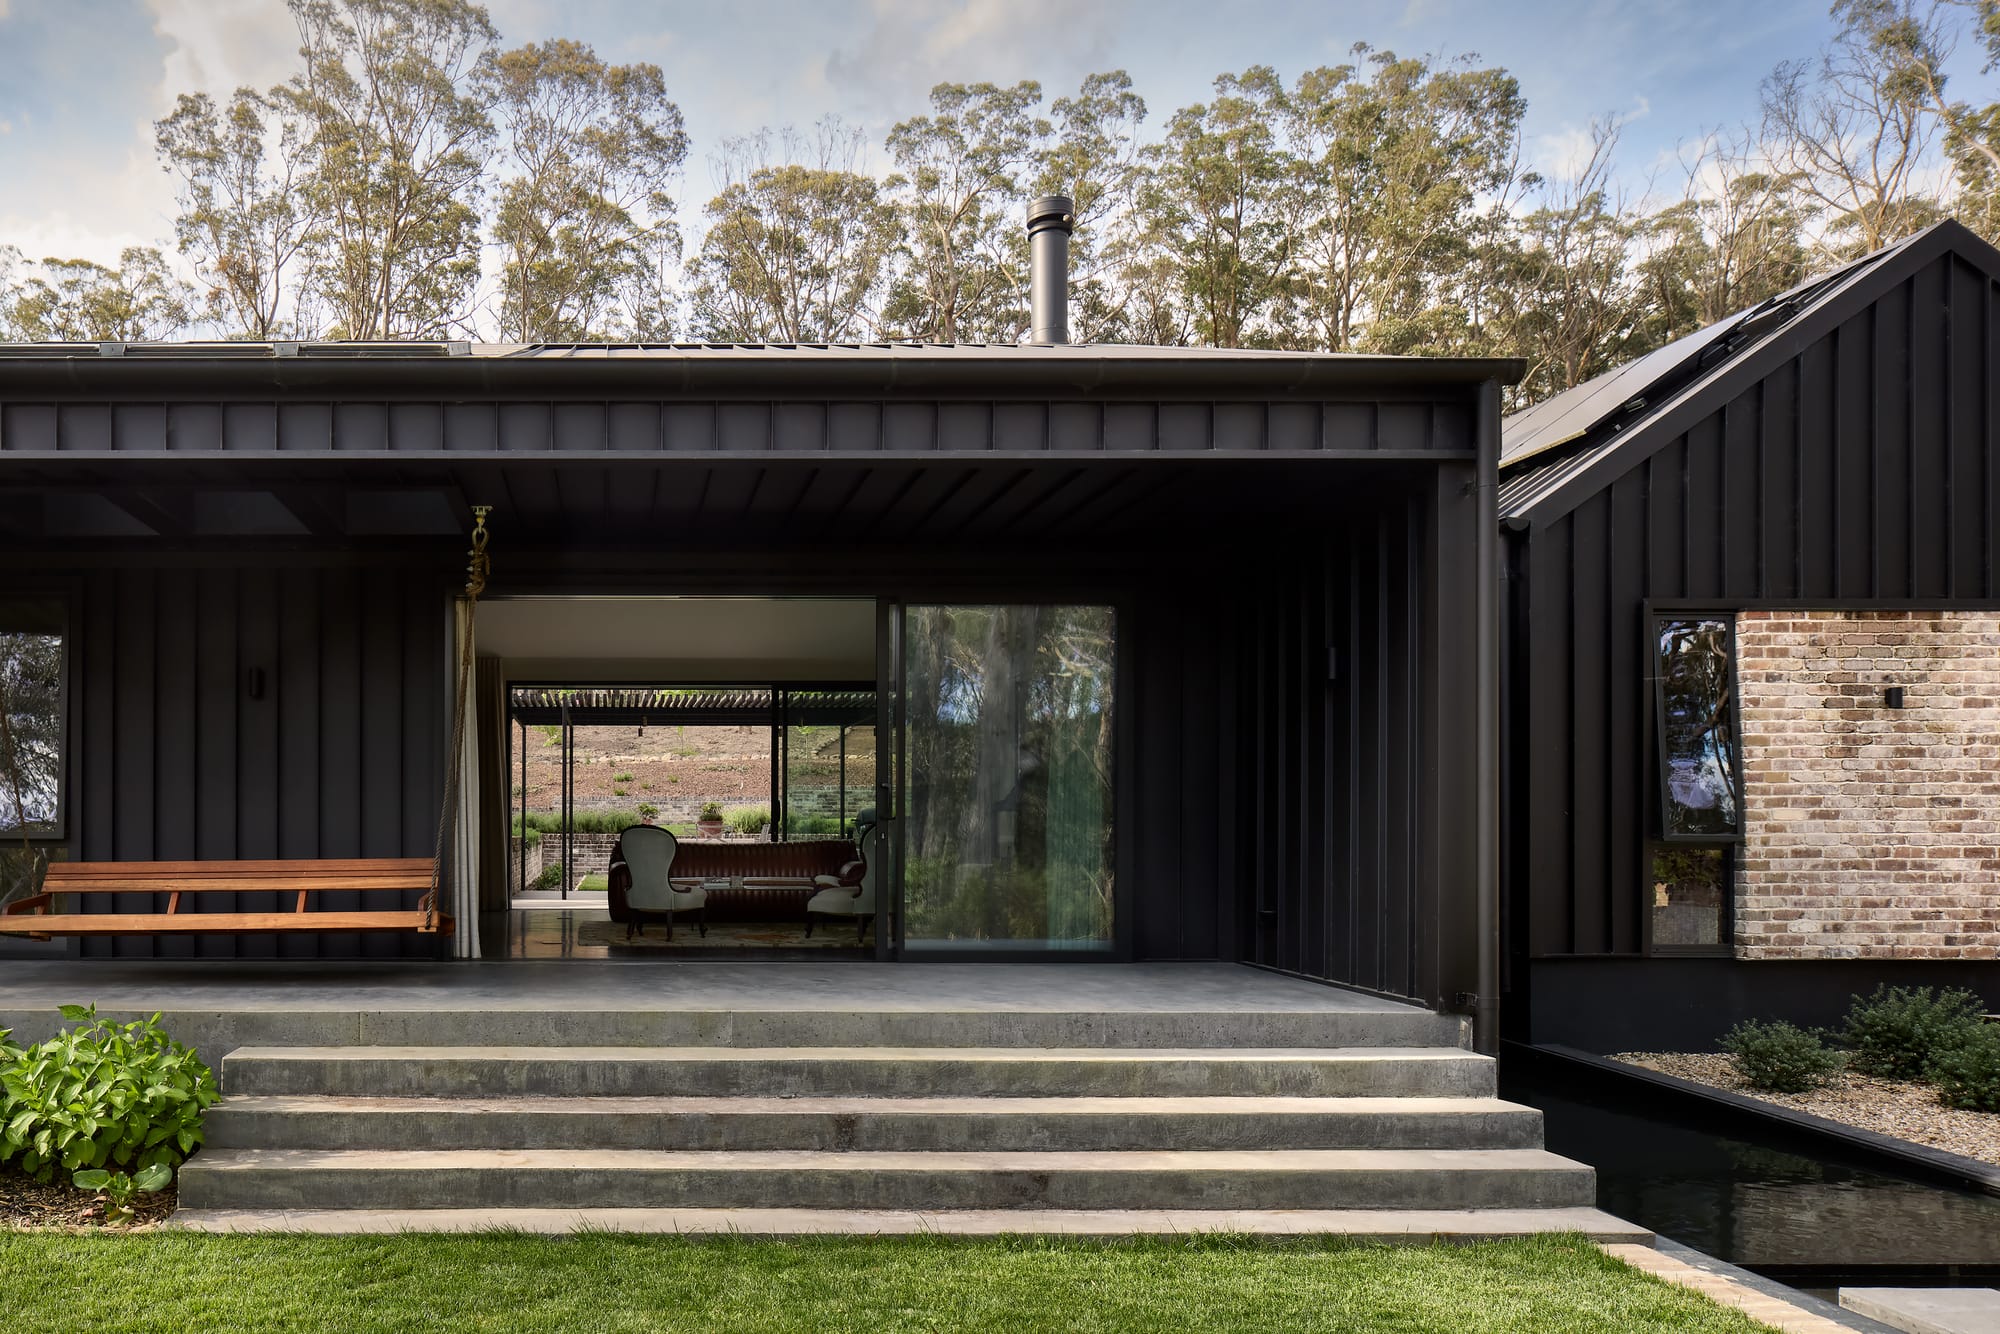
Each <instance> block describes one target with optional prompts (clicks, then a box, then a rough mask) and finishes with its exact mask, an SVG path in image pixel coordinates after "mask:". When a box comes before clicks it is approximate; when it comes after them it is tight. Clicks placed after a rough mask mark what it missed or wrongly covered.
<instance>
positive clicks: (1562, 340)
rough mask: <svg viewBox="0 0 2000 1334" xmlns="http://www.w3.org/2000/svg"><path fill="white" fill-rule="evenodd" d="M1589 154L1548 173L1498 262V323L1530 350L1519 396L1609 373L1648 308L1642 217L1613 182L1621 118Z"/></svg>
mask: <svg viewBox="0 0 2000 1334" xmlns="http://www.w3.org/2000/svg"><path fill="white" fill-rule="evenodd" d="M1591 133H1592V149H1591V154H1590V156H1589V158H1588V159H1587V160H1586V161H1584V163H1583V164H1582V165H1581V166H1580V167H1578V168H1577V169H1576V170H1575V171H1574V172H1573V173H1569V174H1564V175H1562V176H1558V177H1554V178H1551V179H1550V180H1548V181H1546V182H1543V183H1542V185H1541V186H1540V188H1539V190H1538V193H1537V195H1536V197H1535V201H1536V206H1535V207H1534V208H1533V209H1532V210H1531V211H1529V212H1527V213H1525V214H1523V215H1522V216H1521V217H1519V218H1518V219H1517V220H1516V223H1515V226H1514V228H1513V230H1512V234H1511V236H1510V237H1509V238H1508V242H1507V244H1506V246H1505V249H1504V252H1503V253H1502V255H1501V256H1500V258H1499V261H1498V263H1497V266H1496V267H1497V281H1496V284H1495V289H1494V301H1493V310H1492V314H1491V317H1490V319H1489V321H1488V326H1489V333H1490V335H1491V336H1492V337H1493V338H1494V340H1495V343H1496V345H1497V346H1498V347H1499V348H1500V349H1502V350H1504V351H1507V352H1509V353H1511V354H1512V355H1515V356H1519V357H1523V358H1525V359H1526V360H1527V363H1528V368H1527V373H1526V375H1525V376H1523V377H1522V380H1521V382H1520V384H1518V385H1517V386H1515V387H1514V388H1513V390H1511V391H1510V396H1511V397H1512V399H1513V401H1514V402H1515V404H1516V405H1520V404H1526V403H1531V402H1534V401H1535V400H1537V399H1541V398H1546V397H1548V396H1549V395H1551V394H1555V393H1559V392H1561V391H1562V390H1564V389H1569V388H1571V387H1573V386H1575V385H1579V384H1581V383H1583V382H1584V381H1585V380H1588V379H1590V378H1591V377H1592V376H1595V375H1601V374H1603V373H1604V372H1605V371H1607V370H1610V369H1611V368H1612V367H1614V366H1617V365H1618V364H1619V363H1621V362H1623V361H1625V360H1626V359H1627V358H1628V357H1629V356H1631V355H1632V354H1633V352H1634V350H1635V348H1634V338H1635V334H1636V333H1637V329H1638V324H1639V321H1640V317H1641V314H1642V312H1641V311H1640V310H1639V309H1638V303H1637V301H1636V300H1635V296H1634V291H1633V287H1632V283H1631V274H1630V264H1631V260H1632V253H1633V240H1634V236H1635V233H1636V227H1637V224H1636V221H1635V219H1634V218H1633V216H1632V212H1631V210H1630V209H1629V208H1628V207H1627V206H1626V204H1625V202H1624V201H1623V200H1622V199H1621V198H1620V197H1619V196H1618V194H1617V192H1616V190H1615V188H1614V186H1613V182H1612V170H1611V164H1612V151H1613V149H1614V148H1615V146H1616V144H1617V139H1618V135H1617V128H1616V126H1614V125H1609V124H1603V123H1599V124H1595V125H1593V126H1592V128H1591Z"/></svg>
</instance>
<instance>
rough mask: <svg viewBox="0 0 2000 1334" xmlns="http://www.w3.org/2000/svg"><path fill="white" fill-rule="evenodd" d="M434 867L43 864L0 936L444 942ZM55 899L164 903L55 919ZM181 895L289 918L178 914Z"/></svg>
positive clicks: (379, 862)
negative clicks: (320, 936) (355, 903)
mask: <svg viewBox="0 0 2000 1334" xmlns="http://www.w3.org/2000/svg"><path fill="white" fill-rule="evenodd" d="M434 866H435V863H434V862H433V861H432V860H431V859H430V858H429V857H378V858H360V859H354V860H347V861H258V862H51V863H50V864H49V870H48V878H47V879H46V880H45V881H44V882H43V885H42V892H41V893H39V894H36V895H33V896H32V897H30V898H25V899H22V900H20V901H19V902H17V903H11V904H9V905H7V907H6V909H5V910H4V911H0V934H4V935H25V936H31V937H33V938H34V939H37V940H47V939H49V938H50V937H52V936H129V935H186V934H194V933H204V934H205V933H209V932H224V933H233V934H239V935H240V934H245V933H249V932H262V931H421V932H431V933H435V934H437V935H442V936H448V935H450V934H451V930H452V920H451V918H450V917H447V916H445V915H444V914H443V913H429V912H427V911H426V908H427V906H428V902H429V898H430V891H431V879H432V875H433V868H434ZM371 890H374V891H381V890H395V891H407V890H417V891H419V892H421V893H422V894H423V895H424V897H423V898H422V899H420V900H419V901H418V903H417V906H416V907H415V908H414V909H390V910H386V911H374V912H369V911H355V912H346V911H341V912H313V911H310V910H309V909H308V908H307V906H306V903H307V900H308V899H309V898H310V897H311V896H312V895H314V894H337V893H355V892H367V891H371ZM63 894H165V895H166V896H167V910H166V911H165V912H144V913H130V912H69V913H59V912H56V911H55V901H56V898H57V897H58V896H59V895H63ZM185 894H280V895H292V896H294V903H293V907H292V910H291V911H290V912H182V911H181V910H180V907H181V896H182V895H185Z"/></svg>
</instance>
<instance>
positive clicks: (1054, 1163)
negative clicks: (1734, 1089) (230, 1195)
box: [183, 1149, 1588, 1174]
mask: <svg viewBox="0 0 2000 1334" xmlns="http://www.w3.org/2000/svg"><path fill="white" fill-rule="evenodd" d="M274 1168H277V1169H295V1168H315V1169H328V1170H346V1171H361V1172H396V1171H403V1172H435V1171H451V1170H461V1171H469V1170H490V1169H506V1168H521V1169H534V1170H548V1169H590V1170H611V1171H618V1170H626V1171H676V1170H686V1171H694V1170H704V1171H716V1170H723V1171H732V1172H782V1173H796V1172H806V1171H815V1170H835V1171H844V1172H868V1173H874V1174H881V1173H888V1172H936V1171H952V1172H1075V1171H1091V1172H1103V1171H1117V1172H1200V1171H1209V1172H1230V1173H1253V1172H1358V1171H1388V1172H1427V1171H1429V1172H1449V1171H1488V1172H1547V1171H1583V1170H1588V1169H1586V1168H1584V1166H1583V1164H1581V1163H1578V1162H1575V1161H1574V1160H1572V1159H1568V1158H1564V1157H1561V1156H1560V1155H1558V1154H1553V1153H1550V1152H1548V1151H1547V1150H1546V1149H1091V1150H1060V1149H1059V1150H1004V1151H985V1152H966V1151H962V1150H943V1151H917V1152H893V1151H884V1150H828V1149H782V1150H756V1149H209V1150H204V1151H203V1152H202V1153H201V1154H200V1155H199V1156H198V1157H195V1158H192V1159H190V1160H189V1161H188V1163H187V1166H186V1167H185V1168H184V1169H183V1170H184V1171H185V1172H196V1171H200V1172H204V1173H206V1172H240V1171H265V1170H269V1169H274Z"/></svg>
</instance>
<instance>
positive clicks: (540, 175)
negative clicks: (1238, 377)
mask: <svg viewBox="0 0 2000 1334" xmlns="http://www.w3.org/2000/svg"><path fill="white" fill-rule="evenodd" d="M270 2H271V3H272V4H278V3H283V4H284V5H285V6H286V8H287V10H288V11H289V13H290V15H291V17H292V20H293V22H294V24H295V26H296V28H297V31H298V36H299V48H298V56H297V63H296V66H295V68H294V70H293V72H292V73H291V74H290V76H289V77H287V78H286V79H284V80H283V81H282V82H280V83H279V84H278V85H277V86H276V87H273V88H269V89H253V88H239V89H236V90H234V91H233V92H231V93H229V94H228V95H227V96H226V97H223V96H222V95H221V94H219V93H212V92H209V91H202V90H189V91H187V92H184V93H181V94H180V95H179V96H178V97H177V98H176V100H175V102H174V104H173V107H172V110H171V111H170V112H169V113H168V114H167V115H165V116H163V117H162V118H161V119H160V120H159V121H158V123H157V124H156V126H155V136H156V144H157V148H158V152H159V158H160V163H161V166H162V167H163V169H164V170H166V171H167V172H168V173H169V174H170V175H171V176H172V178H173V180H174V183H175V189H176V197H177V203H178V214H177V216H176V218H175V222H174V235H173V238H172V241H173V245H174V247H175V248H177V250H178V257H177V258H174V257H171V256H169V255H167V254H164V253H162V250H160V249H154V248H148V247H144V246H140V247H133V248H128V249H126V250H125V251H124V252H123V254H122V255H121V256H120V257H119V260H118V263H117V264H116V265H115V266H113V265H109V264H104V263H98V262H93V261H90V260H85V259H76V258H54V257H52V258H44V259H39V260H33V259H30V258H29V257H27V256H23V255H22V254H21V253H20V252H19V251H18V250H17V249H13V248H10V247H8V246H6V245H5V244H4V238H0V335H4V336H6V337H9V338H16V339H80V340H92V339H153V338H166V337H174V336H179V335H184V334H188V333H201V334H204V335H209V336H218V337H228V338H251V339H270V338H281V337H296V338H362V339H379V338H439V337H445V336H451V337H466V336H471V337H490V338H496V339H499V340H503V341H518V342H543V341H556V342H568V341H594V340H640V341H657V340H663V339H669V338H674V337H685V336H692V337H696V338H703V339H713V340H728V341H788V342H812V341H840V340H854V339H919V340H936V341H984V342H1013V341H1016V340H1018V339H1020V338H1021V337H1023V336H1024V333H1025V329H1026V326H1027V322H1028V303H1027V299H1026V291H1025V274H1026V267H1027V247H1026V238H1025V236H1024V234H1023V227H1022V222H1023V216H1022V206H1023V205H1024V204H1025V202H1026V201H1027V200H1028V199H1029V198H1031V197H1033V196H1035V195H1039V194H1051V193H1061V194H1068V195H1069V196H1071V197H1072V198H1073V199H1075V200H1076V216H1077V221H1078V226H1077V232H1076V235H1075V236H1074V238H1073V240H1072V250H1071V260H1072V268H1071V276H1070V285H1071V292H1070V297H1071V323H1072V327H1073V329H1074V331H1075V335H1076V337H1077V338H1078V339H1079V340H1081V341H1090V342H1130V343H1155V344H1175V345H1180V344H1185V345H1207V346H1217V347H1268V348H1280V349H1310V350H1323V351H1334V352H1371V353H1401V354H1416V355H1449V354H1492V355H1513V356H1518V357H1521V358H1523V359H1524V360H1525V361H1526V362H1527V364H1528V367H1529V369H1528V374H1527V378H1526V380H1525V381H1524V382H1523V384H1522V385H1521V386H1520V387H1519V388H1518V389H1517V390H1516V391H1514V401H1515V402H1516V403H1522V402H1527V401H1531V400H1533V399H1535V398H1537V397H1540V396H1543V395H1546V394H1549V393H1553V392H1557V391H1559V390H1561V389H1563V388H1566V387H1568V386H1569V385H1572V384H1575V383H1577V382H1578V381H1579V380H1581V379H1584V378H1587V377H1589V376H1591V375H1595V374H1598V373H1600V372H1601V371H1603V370H1605V369H1607V368H1609V367H1611V366H1613V365H1616V364H1618V363H1619V362H1621V361H1623V360H1625V359H1627V358H1630V357H1633V356H1636V355H1639V354H1641V353H1643V352H1645V351H1648V350H1650V349H1651V348H1654V347H1657V346H1659V345H1661V344H1662V343H1664V342H1666V341H1669V340H1671V339H1673V338H1677V337H1679V336H1681V335H1683V334H1686V333H1689V332H1691V331H1693V330H1694V329H1697V328H1699V327H1701V326H1702V325H1703V324H1706V323H1709V322H1712V321H1714V320H1717V319H1720V318H1723V317H1724V316H1726V315H1728V314H1730V313H1732V312H1734V311H1736V310H1740V309H1743V308H1745V307H1748V306H1750V305H1754V304H1755V303H1757V302H1759V301H1762V300H1764V299H1766V298H1768V297H1770V296H1772V295H1774V294H1776V293H1778V292H1782V291H1784V290H1785V289H1787V288H1788V287H1790V286H1793V285H1795V284H1797V283H1799V282H1800V281H1802V280H1804V279H1805V278H1806V277H1807V276H1808V275H1809V274H1811V273H1812V272H1814V271H1815V270H1818V269H1822V268H1824V267H1826V266H1828V265H1831V264H1833V263H1836V262H1839V261H1841V260H1844V259H1846V258H1849V257H1852V256H1854V255H1857V254H1860V253H1864V252H1866V251H1869V250H1873V249H1876V248H1879V247H1881V246H1883V245H1886V244H1889V243H1891V242H1893V241H1895V240H1897V239H1899V238H1901V237H1904V236H1907V235H1909V234H1911V233H1912V232H1913V231H1915V230H1917V229H1919V228H1921V227H1923V226H1926V225H1928V224H1929V223H1931V222H1933V221H1935V220H1936V219H1938V218H1941V217H1944V216H1947V215H1952V214H1956V215H1957V216H1958V217H1959V218H1960V219H1961V220H1962V221H1964V222H1965V223H1966V224H1967V225H1968V226H1970V227H1972V228H1973V229H1974V230H1976V231H1978V232H1980V233H1981V234H1982V235H1985V236H1987V237H1989V238H1994V239H2000V96H1996V88H1995V85H1994V75H1995V72H1996V68H2000V0H1833V3H1832V5H1831V8H1830V10H1829V14H1830V17H1831V20H1832V25H1833V27H1832V33H1831V36H1830V37H1829V39H1828V40H1827V41H1826V43H1825V44H1824V46H1823V47H1822V48H1821V49H1819V50H1814V51H1797V52H1792V53H1788V54H1787V55H1786V57H1785V58H1784V59H1782V60H1780V61H1778V62H1777V63H1776V64H1775V66H1774V67H1773V69H1772V71H1771V73H1770V75H1769V77H1768V78H1767V79H1765V80H1764V81H1763V83H1762V84H1761V86H1760V88H1759V89H1758V90H1757V91H1758V94H1759V104H1760V109H1761V114H1760V116H1759V118H1758V120H1757V122H1756V123H1754V124H1748V125H1736V126H1727V125H1709V126H1691V127H1689V129H1690V135H1689V138H1688V139H1687V140H1686V141H1685V142H1684V145H1683V151H1682V162H1681V164H1680V166H1681V171H1680V172H1679V173H1678V175H1676V174H1675V173H1673V172H1671V171H1668V172H1666V173H1664V174H1663V175H1664V176H1665V177H1668V178H1671V179H1665V180H1663V179H1662V176H1661V175H1660V174H1656V175H1655V177H1654V178H1653V179H1651V180H1650V181H1649V182H1648V183H1647V185H1646V187H1645V188H1644V189H1643V190H1639V191H1634V190H1632V189H1631V188H1629V187H1628V186H1627V185H1626V184H1624V181H1625V178H1624V177H1623V176H1622V175H1621V174H1620V170H1619V163H1618V160H1617V148H1618V139H1619V134H1618V130H1619V127H1618V125H1617V123H1616V121H1615V120H1614V119H1606V120H1604V121H1602V122H1600V123H1599V124H1597V125H1596V126H1594V127H1593V133H1592V135H1591V136H1590V139H1589V142H1588V144H1587V145H1586V146H1585V149H1584V151H1583V152H1582V153H1581V154H1575V155H1573V160H1570V161H1564V162H1545V163H1539V164H1535V163H1530V162H1529V161H1528V155H1527V152H1526V145H1524V142H1523V136H1522V124H1523V120H1524V117H1525V115H1526V112H1527V107H1528V99H1529V97H1530V96H1531V95H1532V90H1530V89H1525V88H1523V87H1522V86H1521V84H1520V82H1519V81H1518V80H1517V79H1516V78H1515V77H1514V76H1513V75H1512V74H1510V73H1509V72H1508V71H1507V70H1505V69H1501V68H1498V67H1495V66H1491V65H1487V64H1484V63H1482V62H1481V61H1479V60H1478V59H1477V58H1476V57H1471V56H1461V57H1450V56H1443V55H1424V56H1415V57H1412V56H1409V55H1406V54H1399V53H1397V52H1395V51H1391V50H1388V49H1385V48H1378V47H1375V46H1371V45H1369V44H1366V43H1361V44H1357V45H1355V46H1353V47H1352V48H1351V50H1350V51H1349V52H1348V55H1347V58H1346V59H1345V60H1343V61H1341V62H1340V63H1336V64H1331V65H1326V66H1321V67H1316V68H1310V69H1305V70H1301V71H1298V72H1296V73H1294V74H1291V75H1289V76H1284V75H1281V74H1280V72H1279V71H1278V69H1276V68H1275V67H1274V66H1269V65H1259V66H1255V67H1252V68H1250V69H1246V70H1242V71H1238V72H1235V73H1225V74H1222V75H1221V76H1219V77H1218V78H1217V79H1216V80H1215V81H1214V85H1213V95H1212V96H1210V97H1207V98H1205V99H1204V100H1203V101H1201V102H1199V103H1197V104H1194V105H1190V106H1184V107H1178V108H1175V109H1172V110H1170V111H1167V112H1166V113H1165V114H1163V115H1160V116H1157V117H1155V116H1153V114H1152V108H1149V106H1148V104H1147V102H1146V101H1145V99H1144V98H1143V97H1142V96H1141V95H1140V93H1139V91H1138V90H1137V89H1136V88H1135V87H1134V85H1133V81H1132V79H1131V77H1130V76H1129V75H1128V74H1127V73H1125V72H1124V71H1122V70H1106V71H1102V72H1099V73H1094V74H1091V75H1089V76H1088V77H1086V78H1085V79H1083V80H1082V81H1081V83H1080V84H1079V85H1078V86H1077V87H1076V88H1075V89H1074V90H1071V91H1056V92H1051V93H1045V91H1044V88H1043V86H1042V85H1041V84H1040V83H1038V82H1036V81H1034V80H1023V81H1020V82H1017V83H1013V84H1009V85H1003V84H996V83H986V82H967V83H960V82H944V83H939V84H938V85H937V86H936V87H934V88H933V89H932V90H931V92H930V95H929V99H928V105H927V106H926V107H924V108H921V109H914V108H913V109H912V113H911V114H909V115H907V116H904V117H902V118H900V119H893V120H891V121H890V122H889V123H888V125H887V128H886V129H884V130H883V131H882V133H881V134H880V137H879V139H876V138H871V136H869V135H868V134H867V133H865V132H864V131H863V130H861V129H858V128H854V127H849V126H843V125H840V124H838V123H837V122H832V121H824V122H821V123H820V124H818V125H816V126H814V127H811V128H809V129H807V130H805V131H803V132H800V131H797V130H794V129H788V128H783V127H779V128H775V129H772V130H767V131H765V132H764V133H761V134H758V135H753V136H750V137H748V138H745V139H740V140H735V141H731V142H728V143H724V144H721V145H719V146H718V148H717V149H716V150H714V151H713V152H712V154H711V155H710V156H709V157H708V159H707V161H708V167H709V172H708V174H709V177H710V180H711V184H710V186H709V187H708V188H706V189H703V190H700V191H698V192H695V193H692V194H691V195H690V193H689V189H688V183H687V181H686V172H687V161H688V157H689V154H690V151H691V149H692V147H693V145H691V144H690V141H689V137H688V134H687V131H686V128H685V126H684V123H683V119H682V116H681V111H680V108H679V107H678V105H676V103H675V102H674V100H673V97H672V90H671V89H670V88H669V87H668V86H667V84H666V80H665V77H664V76H663V74H662V72H661V71H660V69H659V68H658V67H657V66H654V65H649V64H644V63H633V64H625V65H619V64H613V63H611V62H609V61H607V60H605V59H604V58H603V57H601V56H600V55H598V53H596V52H595V51H593V50H592V49H591V48H590V47H588V46H586V45H584V44H582V43H580V42H576V41H570V40H564V39H560V38H557V39H552V40H547V41H542V42H538V43H531V44H528V45H524V46H518V47H513V48H509V47H507V46H506V45H505V43H504V42H503V40H502V38H501V36H500V34H499V32H498V31H497V30H496V28H495V26H494V24H493V21H492V19H491V17H490V16H489V15H488V13H487V12H486V10H485V9H483V8H482V7H481V6H480V5H478V4H476V3H473V0H270ZM1961 49H1964V50H1966V51H1969V52H1976V53H1978V54H1982V55H1983V56H1984V66H1983V68H1982V69H1981V70H1980V71H1979V74H1978V76H1977V77H1972V78H1968V77H1966V76H1965V75H1963V74H1962V73H1961V74H1960V75H1959V76H1958V77H1957V79H1956V80H1954V79H1952V78H1948V76H1947V71H1948V70H1959V71H1962V70H1963V68H1964V61H1962V60H1954V56H1955V54H1956V53H1958V52H1959V51H1960V50H1961ZM704 197H705V198H706V203H705V204H703V205H702V206H701V207H700V208H699V209H698V210H697V209H693V208H691V207H690V208H688V209H686V210H685V212H684V210H683V207H682V205H683V202H684V200H690V199H691V200H700V199H703V198H704ZM683 216H687V217H690V218H694V217H698V218H699V222H700V225H699V227H698V228H696V229H695V231H696V234H695V235H693V236H691V237H688V238H683V236H682V233H681V222H680V219H681V218H682V217H683ZM684 240H685V242H686V243H685V244H684Z"/></svg>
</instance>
